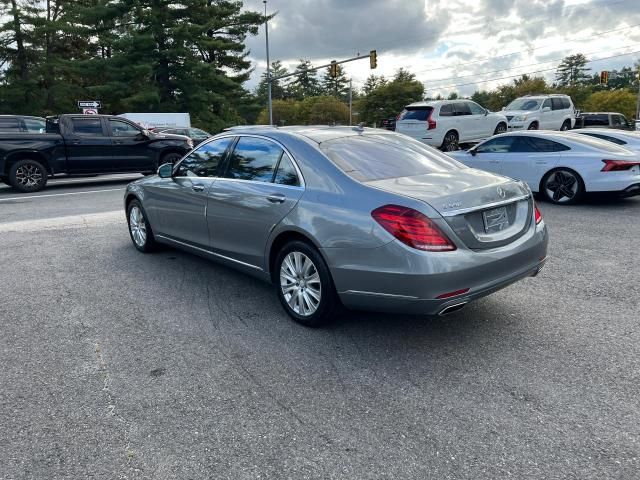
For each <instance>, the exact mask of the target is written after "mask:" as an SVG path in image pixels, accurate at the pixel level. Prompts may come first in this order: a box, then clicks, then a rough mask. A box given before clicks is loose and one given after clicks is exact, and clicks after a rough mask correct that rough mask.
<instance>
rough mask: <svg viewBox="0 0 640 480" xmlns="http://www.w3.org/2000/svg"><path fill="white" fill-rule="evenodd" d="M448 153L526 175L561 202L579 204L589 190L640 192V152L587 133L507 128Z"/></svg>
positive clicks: (511, 173)
mask: <svg viewBox="0 0 640 480" xmlns="http://www.w3.org/2000/svg"><path fill="white" fill-rule="evenodd" d="M447 154H448V155H450V156H452V157H453V158H455V159H456V160H459V161H461V162H462V163H464V164H465V165H467V166H469V167H473V168H478V169H481V170H486V171H489V172H494V173H499V174H501V175H505V176H507V177H512V178H515V179H518V180H523V181H525V182H526V183H527V184H528V185H529V187H530V188H531V190H533V191H534V192H540V193H542V194H543V195H544V196H545V197H546V198H547V199H548V200H549V201H550V202H553V203H557V204H570V203H574V202H576V201H578V200H579V199H580V197H581V196H582V195H583V194H584V193H585V192H618V193H620V194H621V195H623V196H633V195H640V153H639V152H638V151H633V150H630V149H628V148H624V147H622V146H620V145H616V144H615V143H612V142H610V141H606V140H601V139H599V138H594V137H592V136H589V135H585V134H578V133H569V132H546V131H523V132H513V133H505V134H502V135H496V136H494V137H492V138H490V139H488V140H485V141H484V142H482V143H479V144H478V145H476V146H475V147H473V148H471V149H469V150H467V151H458V152H447Z"/></svg>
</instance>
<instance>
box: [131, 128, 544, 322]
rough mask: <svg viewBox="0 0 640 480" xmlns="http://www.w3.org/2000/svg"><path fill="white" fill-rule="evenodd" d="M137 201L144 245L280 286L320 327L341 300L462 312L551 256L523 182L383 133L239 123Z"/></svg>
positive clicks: (135, 229)
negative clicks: (164, 246)
mask: <svg viewBox="0 0 640 480" xmlns="http://www.w3.org/2000/svg"><path fill="white" fill-rule="evenodd" d="M124 202H125V208H126V213H127V220H128V224H129V232H130V234H131V239H132V241H133V244H134V245H135V247H136V248H137V249H138V250H140V251H141V252H145V253H146V252H151V251H152V250H153V249H154V247H156V246H157V244H158V243H163V244H168V245H171V246H174V247H178V248H182V249H185V250H187V251H189V252H192V253H195V254H198V255H201V256H203V257H205V258H211V259H215V260H218V261H220V262H223V263H225V264H227V265H230V266H233V267H236V268H238V269H240V270H243V271H245V272H247V273H250V274H253V275H255V276H258V277H260V278H262V279H264V280H266V281H269V282H272V283H274V284H275V287H276V292H277V295H278V298H279V299H280V302H281V303H282V306H283V307H284V309H285V311H286V312H287V313H288V314H289V315H290V316H291V317H293V318H294V319H295V320H296V321H298V322H300V323H302V324H304V325H308V326H316V325H320V324H322V323H324V322H326V321H327V320H330V319H331V318H333V317H334V316H335V315H336V314H337V312H338V311H339V310H340V308H341V307H342V306H346V307H348V308H356V309H368V310H379V311H387V312H402V313H413V314H430V315H433V314H444V313H449V312H452V311H454V310H457V309H459V308H462V307H463V306H464V305H465V304H466V303H468V302H470V301H471V300H474V299H477V298H480V297H482V296H485V295H488V294H490V293H492V292H495V291H496V290H498V289H500V288H503V287H506V286H507V285H509V284H511V283H513V282H515V281H517V280H520V279H522V278H525V277H529V276H535V275H536V274H537V273H538V272H539V271H540V269H541V268H542V266H543V265H544V262H545V260H546V255H547V242H548V234H547V229H546V227H545V224H544V221H543V220H542V216H541V214H540V212H539V211H538V209H537V207H536V205H535V203H534V201H533V198H532V194H531V191H530V190H529V188H528V187H527V186H526V185H525V184H524V183H522V182H518V181H515V180H512V179H509V178H506V177H502V176H499V175H495V174H492V173H488V172H484V171H481V170H476V169H473V168H468V167H466V166H464V165H463V164H461V163H459V162H457V161H456V160H454V159H452V158H450V157H448V156H446V155H444V154H442V153H440V152H438V151H437V150H435V149H433V148H431V147H428V146H425V145H423V144H422V143H420V142H417V141H415V140H412V139H411V138H409V137H406V136H404V135H399V134H396V133H392V132H388V131H384V130H377V129H364V128H359V127H355V128H351V127H287V128H269V127H257V128H254V129H249V128H242V129H231V130H230V131H227V132H224V133H222V134H219V135H217V136H215V137H212V139H210V140H208V141H206V142H205V143H203V144H201V145H199V146H198V147H197V148H196V149H195V150H193V151H192V152H191V153H189V154H188V155H187V156H186V157H185V158H183V159H182V160H181V161H180V162H178V163H177V164H176V165H175V166H174V165H171V164H166V165H162V166H161V167H160V169H159V170H158V175H157V176H151V177H146V178H143V179H140V180H138V181H135V182H133V183H131V184H129V185H128V187H127V190H126V193H125V198H124Z"/></svg>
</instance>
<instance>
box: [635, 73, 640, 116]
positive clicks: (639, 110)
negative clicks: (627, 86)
mask: <svg viewBox="0 0 640 480" xmlns="http://www.w3.org/2000/svg"><path fill="white" fill-rule="evenodd" d="M636 120H640V66H638V102H637V103H636ZM634 128H635V125H634Z"/></svg>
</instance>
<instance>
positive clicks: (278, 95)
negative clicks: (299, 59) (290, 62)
mask: <svg viewBox="0 0 640 480" xmlns="http://www.w3.org/2000/svg"><path fill="white" fill-rule="evenodd" d="M287 73H289V72H288V70H287V69H286V68H285V67H283V66H282V62H281V61H280V60H276V61H275V62H271V78H273V77H279V76H280V75H286V74H287ZM267 89H268V85H267V72H266V70H265V71H264V72H263V73H262V75H261V76H260V83H258V86H257V87H256V91H255V93H256V96H257V97H258V99H259V101H260V102H262V103H267V98H268V90H267ZM288 97H289V94H288V88H287V85H286V83H285V82H284V81H283V80H272V81H271V99H272V100H284V99H285V98H288Z"/></svg>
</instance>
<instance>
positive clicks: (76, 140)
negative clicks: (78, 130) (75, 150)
mask: <svg viewBox="0 0 640 480" xmlns="http://www.w3.org/2000/svg"><path fill="white" fill-rule="evenodd" d="M71 143H73V144H74V145H80V144H81V143H82V140H78V139H77V138H76V139H75V140H72V141H71Z"/></svg>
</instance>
